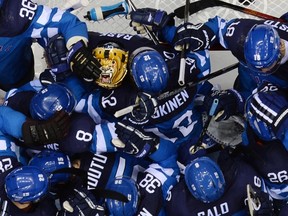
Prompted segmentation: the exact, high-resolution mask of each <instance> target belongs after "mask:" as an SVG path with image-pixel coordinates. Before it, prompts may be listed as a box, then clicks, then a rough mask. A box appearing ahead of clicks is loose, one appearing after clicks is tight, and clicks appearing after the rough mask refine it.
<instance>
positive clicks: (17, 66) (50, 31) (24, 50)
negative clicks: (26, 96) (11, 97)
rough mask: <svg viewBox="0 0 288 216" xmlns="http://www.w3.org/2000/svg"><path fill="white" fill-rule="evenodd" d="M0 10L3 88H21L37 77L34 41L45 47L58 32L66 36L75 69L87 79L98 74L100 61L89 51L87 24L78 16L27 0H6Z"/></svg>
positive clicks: (1, 4) (0, 86) (94, 77)
mask: <svg viewBox="0 0 288 216" xmlns="http://www.w3.org/2000/svg"><path fill="white" fill-rule="evenodd" d="M0 9H1V19H0V20H1V21H0V23H1V30H0V32H1V33H0V41H1V42H0V44H1V47H3V49H1V50H2V51H1V53H0V59H1V68H0V77H1V79H0V80H1V81H0V88H1V89H2V90H4V91H7V90H9V89H11V88H15V87H19V86H20V85H23V84H24V83H27V82H28V81H30V80H32V79H33V78H34V59H33V53H32V49H31V44H32V42H33V41H34V40H37V41H38V42H39V44H41V46H43V47H45V46H46V45H47V44H46V43H47V41H48V39H49V38H51V37H52V36H54V35H55V34H57V33H59V34H61V35H62V36H63V37H64V38H65V44H66V47H67V49H68V50H69V51H70V53H69V60H68V61H69V63H71V69H72V71H74V72H75V73H78V75H79V76H81V77H83V78H87V79H88V80H91V79H96V78H97V77H98V76H99V73H100V71H99V67H98V66H99V65H98V62H97V61H95V60H94V58H93V57H92V55H91V53H89V52H86V46H87V43H88V35H87V27H86V24H85V23H83V22H80V21H79V19H78V18H77V17H76V16H75V15H73V14H71V13H69V12H65V11H61V10H60V9H58V8H53V9H51V8H48V7H47V6H44V5H37V4H35V3H33V2H31V1H26V0H19V1H18V0H13V1H10V0H9V1H8V0H3V1H1V3H0ZM77 54H78V55H77ZM76 55H77V59H76ZM80 62H81V63H80ZM7 71H9V73H7Z"/></svg>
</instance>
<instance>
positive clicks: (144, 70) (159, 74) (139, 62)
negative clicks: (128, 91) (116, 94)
mask: <svg viewBox="0 0 288 216" xmlns="http://www.w3.org/2000/svg"><path fill="white" fill-rule="evenodd" d="M129 66H130V73H131V75H132V77H133V80H134V82H135V84H136V86H137V87H138V89H139V90H141V91H144V92H147V93H149V94H159V93H160V92H161V91H163V90H164V89H165V88H166V86H167V83H168V79H169V71H168V66H167V64H166V62H165V60H164V58H163V57H162V56H161V55H160V53H159V52H157V51H156V50H155V49H152V48H150V47H140V48H138V49H136V50H135V51H134V52H133V53H132V54H131V56H130V58H129Z"/></svg>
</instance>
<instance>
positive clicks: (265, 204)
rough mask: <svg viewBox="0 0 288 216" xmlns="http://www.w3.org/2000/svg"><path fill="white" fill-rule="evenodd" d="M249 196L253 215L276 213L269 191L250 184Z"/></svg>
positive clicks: (261, 215)
mask: <svg viewBox="0 0 288 216" xmlns="http://www.w3.org/2000/svg"><path fill="white" fill-rule="evenodd" d="M247 198H248V199H247V201H248V207H249V213H250V215H251V216H266V215H274V214H273V212H274V211H273V202H272V199H271V198H270V197H269V195H268V194H267V193H264V192H263V191H261V190H260V189H258V188H255V187H252V186H251V185H249V184H248V185H247Z"/></svg>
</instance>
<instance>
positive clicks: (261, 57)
mask: <svg viewBox="0 0 288 216" xmlns="http://www.w3.org/2000/svg"><path fill="white" fill-rule="evenodd" d="M280 46H281V39H280V37H279V34H278V32H277V31H276V30H275V29H274V28H273V27H272V26H270V25H265V24H256V25H254V26H253V27H252V28H251V29H250V31H249V32H248V35H247V37H246V40H245V44H244V56H245V60H246V63H247V66H248V67H249V68H250V69H251V70H252V71H255V72H257V73H259V74H261V75H269V74H272V73H274V72H275V71H276V70H277V69H278V67H279V66H280V63H281V57H282V55H281V52H280Z"/></svg>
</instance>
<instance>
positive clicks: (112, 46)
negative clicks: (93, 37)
mask: <svg viewBox="0 0 288 216" xmlns="http://www.w3.org/2000/svg"><path fill="white" fill-rule="evenodd" d="M93 55H94V57H95V58H96V59H97V60H98V61H99V62H100V64H101V70H102V73H101V74H100V77H99V78H98V79H97V80H96V83H97V84H98V85H99V86H101V87H103V88H107V89H113V88H116V87H118V86H119V85H121V83H122V81H123V79H124V77H125V76H126V74H127V62H128V52H126V51H124V50H123V49H122V48H121V47H120V46H119V45H118V44H116V43H113V42H109V43H105V44H104V45H103V46H98V47H96V48H95V49H94V50H93Z"/></svg>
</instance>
